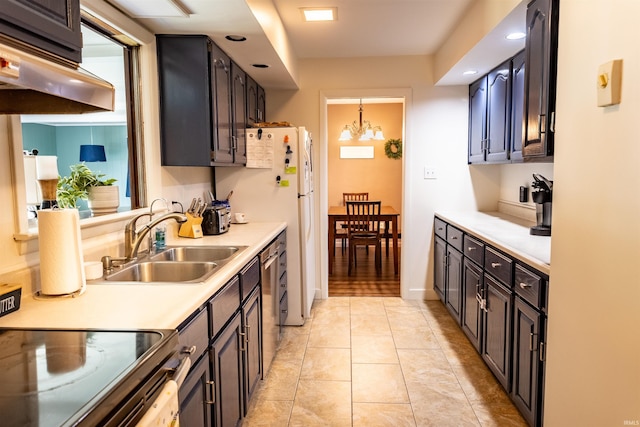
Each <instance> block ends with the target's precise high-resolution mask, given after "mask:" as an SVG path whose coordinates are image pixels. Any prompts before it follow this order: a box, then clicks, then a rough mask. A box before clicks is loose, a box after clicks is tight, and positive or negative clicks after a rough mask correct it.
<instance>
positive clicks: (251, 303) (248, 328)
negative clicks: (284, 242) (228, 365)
mask: <svg viewBox="0 0 640 427" xmlns="http://www.w3.org/2000/svg"><path fill="white" fill-rule="evenodd" d="M260 295H261V294H260V287H256V288H255V290H254V291H253V293H252V294H251V295H250V296H249V297H248V298H247V300H246V302H245V303H244V304H243V306H242V326H243V329H244V334H245V335H244V338H245V346H244V348H245V351H244V366H245V373H246V375H245V384H244V402H243V403H244V415H246V414H247V409H248V408H249V401H250V400H251V396H252V395H253V391H254V390H255V389H256V386H257V385H258V382H259V381H260V379H261V378H262V340H261V339H260V337H261V336H262V333H261V330H260V329H261V326H260V319H262V312H261V306H262V304H261V303H260V301H261V300H260Z"/></svg>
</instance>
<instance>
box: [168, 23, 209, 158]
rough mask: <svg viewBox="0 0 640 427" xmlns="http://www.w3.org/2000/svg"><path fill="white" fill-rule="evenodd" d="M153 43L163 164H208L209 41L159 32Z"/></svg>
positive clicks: (205, 38) (202, 38)
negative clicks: (156, 70)
mask: <svg viewBox="0 0 640 427" xmlns="http://www.w3.org/2000/svg"><path fill="white" fill-rule="evenodd" d="M156 44H157V49H158V81H159V85H160V142H161V158H162V165H163V166H210V165H211V141H212V131H213V128H212V123H211V118H212V110H211V100H210V95H211V90H212V87H211V81H210V78H209V77H210V74H209V40H208V39H207V37H205V36H170V35H169V36H164V35H162V36H157V37H156ZM185 64H189V66H188V67H186V66H185Z"/></svg>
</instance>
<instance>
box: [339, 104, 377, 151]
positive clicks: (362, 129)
mask: <svg viewBox="0 0 640 427" xmlns="http://www.w3.org/2000/svg"><path fill="white" fill-rule="evenodd" d="M362 110H363V108H362V99H360V107H359V108H358V111H359V112H360V122H359V123H357V122H356V121H355V120H354V121H353V123H351V124H350V125H344V129H342V132H341V133H340V138H338V141H349V140H351V139H357V140H358V141H370V140H372V139H374V140H377V141H384V135H383V134H382V128H381V127H380V126H373V125H371V122H370V121H369V120H364V121H363V120H362Z"/></svg>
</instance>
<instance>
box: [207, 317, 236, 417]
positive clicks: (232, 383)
mask: <svg viewBox="0 0 640 427" xmlns="http://www.w3.org/2000/svg"><path fill="white" fill-rule="evenodd" d="M243 346H244V337H243V333H242V322H241V317H240V313H236V314H235V315H234V316H233V318H232V319H231V322H230V323H229V324H228V325H227V327H226V328H224V330H223V331H222V332H221V333H220V335H219V336H218V338H217V339H216V340H215V341H214V343H213V345H212V346H211V350H210V352H211V356H210V357H211V364H212V366H213V382H214V387H215V403H214V405H213V412H214V419H215V426H216V427H229V426H237V425H240V422H241V421H242V416H243V412H242V410H243V398H244V386H243V381H242V378H243V373H244V366H243V357H242V351H241V349H242V348H243Z"/></svg>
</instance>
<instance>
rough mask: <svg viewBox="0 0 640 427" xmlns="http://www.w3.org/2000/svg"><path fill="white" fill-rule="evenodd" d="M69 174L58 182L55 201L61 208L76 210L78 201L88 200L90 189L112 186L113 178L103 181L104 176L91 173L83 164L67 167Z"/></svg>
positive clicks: (114, 180)
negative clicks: (56, 200) (69, 170)
mask: <svg viewBox="0 0 640 427" xmlns="http://www.w3.org/2000/svg"><path fill="white" fill-rule="evenodd" d="M69 168H70V169H71V174H70V175H69V176H63V177H61V178H60V179H59V180H58V191H57V195H56V196H57V199H58V205H59V206H60V207H62V208H77V207H78V206H77V202H78V199H82V200H87V199H88V198H89V188H90V187H100V186H104V185H113V183H114V182H116V179H115V178H108V179H105V178H104V177H105V176H106V175H105V174H102V173H96V172H93V171H92V170H91V169H89V168H88V167H87V165H85V164H84V162H83V163H77V164H75V165H71V166H70V167H69Z"/></svg>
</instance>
